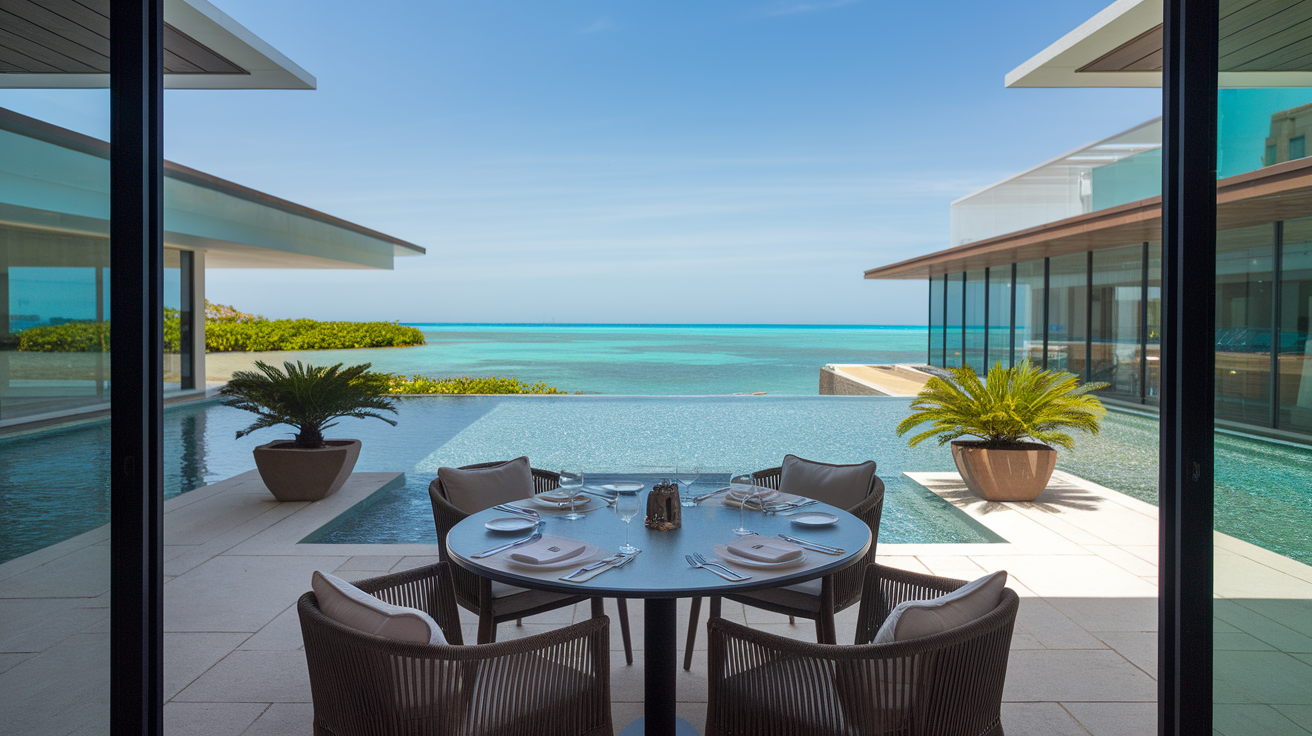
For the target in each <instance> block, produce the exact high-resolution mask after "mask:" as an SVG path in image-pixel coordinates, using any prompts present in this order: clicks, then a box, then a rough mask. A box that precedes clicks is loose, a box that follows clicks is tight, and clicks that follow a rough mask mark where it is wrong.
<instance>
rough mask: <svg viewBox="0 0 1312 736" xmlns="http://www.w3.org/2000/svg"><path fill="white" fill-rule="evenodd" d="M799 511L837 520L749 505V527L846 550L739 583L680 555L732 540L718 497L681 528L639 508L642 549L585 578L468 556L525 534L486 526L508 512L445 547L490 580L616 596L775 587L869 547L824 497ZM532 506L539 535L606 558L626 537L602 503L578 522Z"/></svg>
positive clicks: (843, 562)
mask: <svg viewBox="0 0 1312 736" xmlns="http://www.w3.org/2000/svg"><path fill="white" fill-rule="evenodd" d="M639 496H640V497H641V501H640V503H639V506H640V507H641V508H644V509H645V508H646V501H647V490H644V491H643V492H642V493H640V494H639ZM599 504H601V505H604V504H605V501H602V500H600V499H597V498H593V499H592V501H591V503H590V504H589V505H588V506H587V508H588V509H592V508H596V507H597V505H599ZM581 510H582V509H581ZM805 510H807V511H823V512H826V513H830V514H833V515H835V516H837V517H838V522H837V523H836V524H833V525H830V526H822V527H811V526H801V525H799V524H794V523H792V522H791V521H790V519H789V517H787V516H782V515H779V514H774V515H770V516H766V515H764V514H762V513H761V512H759V511H752V510H750V509H749V510H748V511H747V528H748V529H751V530H753V531H756V532H758V533H760V534H761V535H763V536H769V537H773V536H775V535H776V534H779V533H781V532H782V533H784V534H788V535H790V536H794V537H800V538H802V539H806V540H808V541H813V542H818V543H820V544H825V545H829V546H832V547H841V548H843V549H844V550H845V553H844V554H842V555H827V554H823V553H821V552H816V551H813V550H807V551H806V556H807V562H808V563H809V564H807V565H802V566H799V567H797V568H784V569H778V568H775V569H771V570H769V571H768V574H766V575H762V574H761V573H762V572H766V571H763V570H759V569H751V568H746V567H736V568H733V569H736V570H738V571H739V572H742V573H744V574H747V575H751V576H752V579H751V580H748V581H746V582H741V583H731V582H729V581H727V580H725V579H724V578H721V577H720V576H719V575H716V574H715V573H713V572H710V571H709V570H697V569H694V568H691V567H689V566H688V563H687V561H686V560H685V559H684V555H687V554H691V553H693V552H700V553H702V555H703V556H704V557H706V559H707V560H709V561H718V560H719V558H718V557H717V556H716V555H715V554H714V553H713V552H712V551H711V548H712V547H714V546H715V545H717V544H728V543H729V542H732V541H733V540H735V539H737V537H735V536H734V534H733V531H732V530H733V529H736V528H737V527H738V509H737V508H733V507H728V506H725V505H723V504H722V503H721V501H720V497H716V498H712V499H709V500H707V501H703V502H702V503H701V505H699V506H695V507H688V508H684V509H683V527H682V528H680V529H675V530H673V531H668V532H661V531H652V530H649V529H647V528H646V527H644V526H643V523H642V515H641V514H639V515H638V516H637V517H635V518H634V519H633V521H632V522H631V523H630V529H629V541H630V542H632V544H633V545H634V546H636V547H638V548H640V549H641V550H642V553H641V554H639V555H638V558H637V559H636V560H634V561H632V562H630V563H629V564H627V565H625V566H624V567H623V568H621V569H619V570H610V571H608V572H605V573H603V574H601V575H598V576H597V577H595V578H593V579H592V580H590V581H588V582H586V583H569V582H565V581H563V580H560V579H559V577H560V576H561V575H566V574H568V573H570V572H573V571H574V570H576V569H578V566H571V567H567V568H565V569H562V570H557V571H553V572H538V573H533V572H523V573H521V572H518V571H517V570H514V569H509V566H507V567H506V568H503V567H500V566H495V567H494V566H489V565H488V564H485V563H489V562H493V561H494V560H498V559H500V558H502V557H504V556H505V555H506V554H507V553H505V552H503V553H500V554H498V555H496V556H494V557H490V558H486V559H483V560H471V559H469V555H471V554H476V553H478V552H481V551H483V550H485V549H489V548H491V547H495V546H497V545H498V544H504V543H506V542H509V541H512V540H515V539H521V538H523V537H524V536H525V534H527V533H528V532H524V531H519V532H513V533H504V532H493V531H489V530H488V529H486V528H484V526H483V524H484V523H485V522H487V521H489V520H491V519H497V518H503V517H507V516H513V514H508V513H506V512H504V511H496V510H494V509H488V510H486V511H480V512H478V513H476V514H474V515H472V516H470V517H469V518H467V519H465V520H464V521H462V522H460V523H459V524H457V525H456V526H455V528H453V529H452V530H451V533H450V534H449V535H448V536H447V549H448V551H449V552H450V553H451V557H452V560H453V561H454V562H455V564H457V565H460V566H461V567H464V568H467V569H470V570H473V571H474V572H477V573H478V574H479V575H483V576H485V577H488V578H490V579H492V580H496V581H498V582H503V583H509V584H511V585H517V586H521V587H525V588H534V589H537V590H548V591H553V592H559V593H572V594H586V595H594V596H602V597H617V598H684V597H692V596H709V595H723V594H725V593H734V592H746V591H751V590H762V589H768V588H778V587H783V586H786V585H795V584H797V583H800V582H805V581H807V580H813V579H815V578H818V577H822V576H824V575H826V574H828V573H831V572H836V571H838V570H841V569H843V568H845V567H847V566H849V565H852V564H854V563H856V562H857V561H858V560H859V559H860V558H861V557H862V556H863V555H865V553H866V550H868V549H869V548H870V529H869V528H868V527H866V525H865V524H864V523H862V521H861V520H860V519H858V518H857V517H855V516H853V515H851V514H849V513H847V512H846V511H843V510H842V509H838V508H835V507H833V506H829V505H827V504H823V503H819V504H813V505H811V506H808V507H806V509H805ZM538 511H539V512H540V513H542V515H543V517H544V518H545V519H546V520H547V523H546V525H545V526H544V527H543V528H542V533H543V534H545V535H549V536H557V537H565V538H568V539H574V540H578V541H580V542H585V543H588V544H593V545H596V546H598V547H600V548H601V551H602V552H603V553H605V556H609V555H611V554H614V553H615V552H616V551H618V550H619V548H620V546H621V545H622V544H623V543H624V522H622V521H620V519H619V517H618V516H616V515H615V513H614V510H613V509H606V508H602V509H599V510H596V511H592V512H591V513H588V514H587V515H585V516H584V518H582V519H578V520H576V521H569V520H567V519H563V518H560V516H559V515H558V514H556V513H555V512H551V511H546V510H544V509H538ZM597 559H601V558H600V557H598V558H597ZM581 564H583V563H580V565H581ZM785 570H786V572H785Z"/></svg>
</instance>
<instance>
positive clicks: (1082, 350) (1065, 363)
mask: <svg viewBox="0 0 1312 736" xmlns="http://www.w3.org/2000/svg"><path fill="white" fill-rule="evenodd" d="M1088 279H1089V256H1088V254H1087V253H1071V254H1069V255H1064V256H1057V257H1055V258H1050V259H1048V368H1050V369H1053V370H1059V371H1068V372H1070V373H1074V374H1075V375H1077V376H1080V377H1081V378H1086V379H1087V377H1088V373H1087V370H1088V359H1087V356H1088V345H1087V343H1086V340H1085V338H1086V336H1087V335H1088V302H1089V300H1088V290H1089V284H1088Z"/></svg>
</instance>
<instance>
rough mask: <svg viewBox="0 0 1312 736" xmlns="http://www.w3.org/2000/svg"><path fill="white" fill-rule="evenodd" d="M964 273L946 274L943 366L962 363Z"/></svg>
mask: <svg viewBox="0 0 1312 736" xmlns="http://www.w3.org/2000/svg"><path fill="white" fill-rule="evenodd" d="M965 287H966V284H965V274H960V273H958V274H948V278H947V293H948V298H947V309H946V311H945V312H944V317H943V326H944V330H945V332H946V335H945V340H944V345H945V347H944V351H943V353H944V355H943V365H944V366H959V365H964V364H963V363H962V360H963V359H964V353H963V350H962V348H963V345H962V333H961V325H962V322H961V320H962V317H963V313H964V310H965V302H964V301H963V298H964V296H965V293H966V288H965Z"/></svg>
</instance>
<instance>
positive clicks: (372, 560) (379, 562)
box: [335, 555, 404, 580]
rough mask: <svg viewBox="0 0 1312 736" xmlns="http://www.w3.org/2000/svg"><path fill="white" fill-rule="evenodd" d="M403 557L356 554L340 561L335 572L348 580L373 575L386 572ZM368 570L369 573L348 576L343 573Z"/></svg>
mask: <svg viewBox="0 0 1312 736" xmlns="http://www.w3.org/2000/svg"><path fill="white" fill-rule="evenodd" d="M402 559H404V558H403V557H400V556H398V555H356V556H355V557H351V558H349V559H347V560H346V562H344V563H342V566H341V567H339V568H337V570H336V571H335V573H336V574H337V575H341V576H342V577H345V578H347V579H348V580H352V579H359V578H360V577H373V574H378V575H381V574H383V573H385V572H388V571H389V570H391V569H392V568H394V567H396V566H397V564H399V563H400V562H401V560H402ZM352 572H368V573H371V574H370V575H363V576H354V577H352V576H350V575H346V574H345V573H352Z"/></svg>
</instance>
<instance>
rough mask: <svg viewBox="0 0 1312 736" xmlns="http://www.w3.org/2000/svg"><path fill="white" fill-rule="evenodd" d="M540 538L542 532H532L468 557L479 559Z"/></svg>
mask: <svg viewBox="0 0 1312 736" xmlns="http://www.w3.org/2000/svg"><path fill="white" fill-rule="evenodd" d="M541 538H542V532H533V533H532V534H530V535H528V536H527V537H524V538H523V539H516V540H515V541H513V542H508V543H506V544H502V545H498V546H496V547H493V548H492V549H485V550H483V551H482V552H479V553H478V554H473V555H470V557H471V558H473V559H475V560H481V559H483V558H484V557H491V556H492V555H495V554H497V553H500V552H505V551H506V550H508V549H514V548H515V547H519V546H521V545H525V544H532V543H533V542H536V541H538V540H539V539H541Z"/></svg>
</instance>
